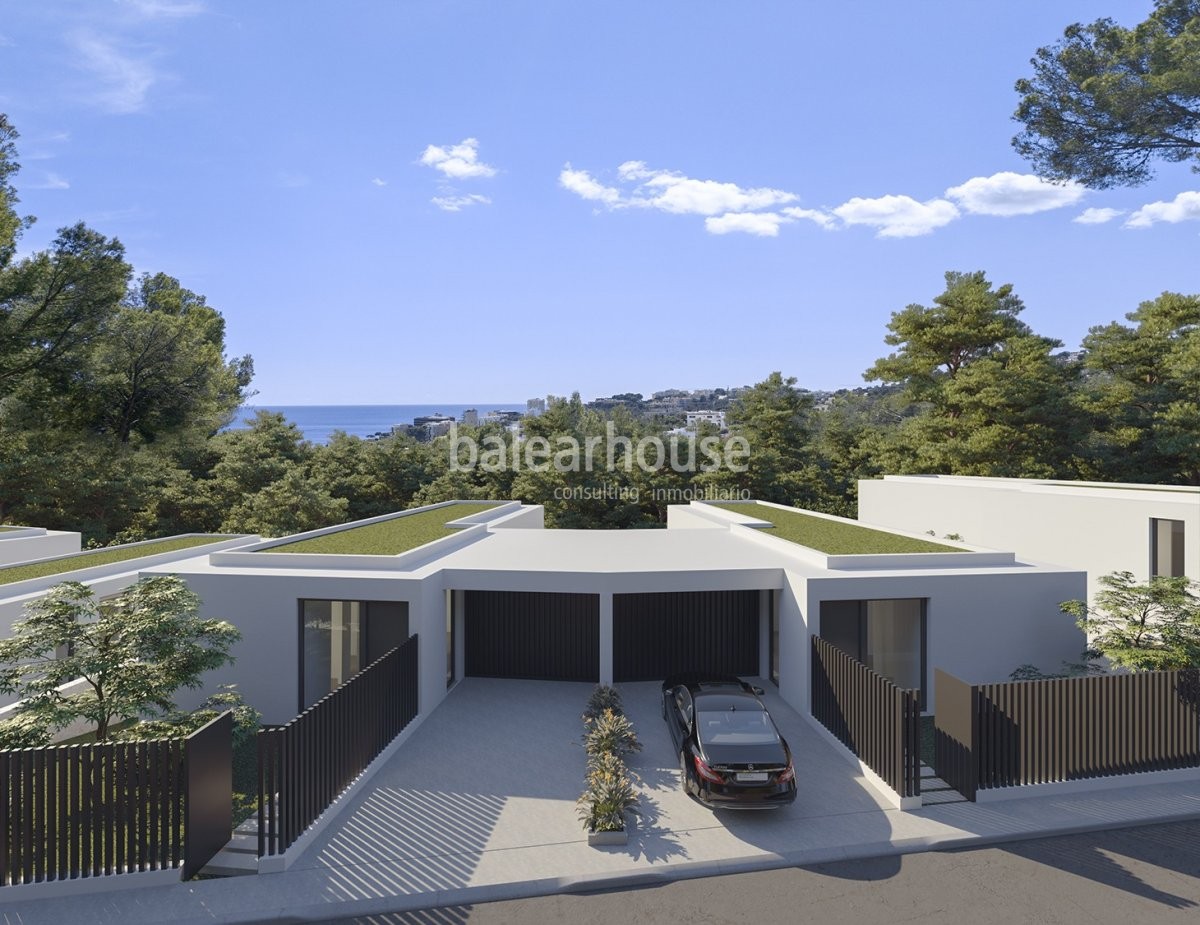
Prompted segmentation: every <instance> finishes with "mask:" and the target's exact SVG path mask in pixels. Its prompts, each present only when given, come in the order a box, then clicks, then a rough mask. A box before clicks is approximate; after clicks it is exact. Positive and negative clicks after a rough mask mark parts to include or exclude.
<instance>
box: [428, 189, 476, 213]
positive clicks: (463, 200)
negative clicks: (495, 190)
mask: <svg viewBox="0 0 1200 925" xmlns="http://www.w3.org/2000/svg"><path fill="white" fill-rule="evenodd" d="M429 201H430V202H432V203H433V204H434V205H435V206H437V207H438V208H439V209H441V210H442V211H443V212H461V211H462V210H463V209H465V208H467V207H468V206H488V205H491V204H492V200H490V199H489V198H488V197H487V196H481V195H479V194H478V193H468V194H467V195H465V196H434V197H433V198H432V199H431V200H429Z"/></svg>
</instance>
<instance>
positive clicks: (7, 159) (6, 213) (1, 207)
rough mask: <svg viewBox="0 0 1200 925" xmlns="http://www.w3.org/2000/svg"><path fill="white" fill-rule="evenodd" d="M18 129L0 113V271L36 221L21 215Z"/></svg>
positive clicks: (10, 260) (7, 263) (6, 264)
mask: <svg viewBox="0 0 1200 925" xmlns="http://www.w3.org/2000/svg"><path fill="white" fill-rule="evenodd" d="M18 137H19V135H18V134H17V130H16V129H15V128H13V126H12V124H11V123H10V122H9V121H8V116H6V115H5V114H4V113H0V271H3V270H4V269H5V268H6V267H7V266H8V265H9V264H10V263H12V259H13V256H14V255H15V254H16V252H17V241H18V240H19V239H20V237H21V232H22V231H23V230H24V229H25V228H27V227H28V226H29V225H30V224H31V223H32V222H33V219H32V218H22V217H21V216H20V215H18V214H17V203H18V202H20V200H19V199H18V198H17V190H16V188H15V187H14V186H13V184H12V179H13V177H14V176H15V175H16V173H17V171H18V170H20V169H21V165H20V164H18V163H17V138H18Z"/></svg>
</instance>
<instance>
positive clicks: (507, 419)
mask: <svg viewBox="0 0 1200 925" xmlns="http://www.w3.org/2000/svg"><path fill="white" fill-rule="evenodd" d="M483 420H484V422H485V423H487V424H503V425H505V426H508V425H509V424H516V423H517V422H518V421H520V420H521V412H520V411H489V412H488V413H487V415H486V416H485V417H484V419H483Z"/></svg>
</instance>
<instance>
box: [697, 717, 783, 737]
mask: <svg viewBox="0 0 1200 925" xmlns="http://www.w3.org/2000/svg"><path fill="white" fill-rule="evenodd" d="M696 717H697V719H696V732H697V734H698V735H699V736H700V741H701V742H704V743H705V744H707V745H773V744H774V743H776V742H778V741H779V733H778V732H776V731H775V724H774V723H773V722H771V717H770V716H769V715H768V714H767V713H766V712H765V711H763V710H719V711H711V712H704V711H702V712H700V713H697V714H696Z"/></svg>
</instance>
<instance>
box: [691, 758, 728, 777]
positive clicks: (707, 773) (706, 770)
mask: <svg viewBox="0 0 1200 925" xmlns="http://www.w3.org/2000/svg"><path fill="white" fill-rule="evenodd" d="M692 761H693V762H694V763H695V765H696V774H697V775H699V777H700V779H701V780H706V781H708V782H709V783H712V784H723V783H725V778H723V777H722V776H721V775H720V774H718V773H717V772H716V771H714V770H713V769H712V768H710V767H709V766H708V765H707V764H705V763H704V760H703V759H702V758H701V757H700V756H699V755H692Z"/></svg>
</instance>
